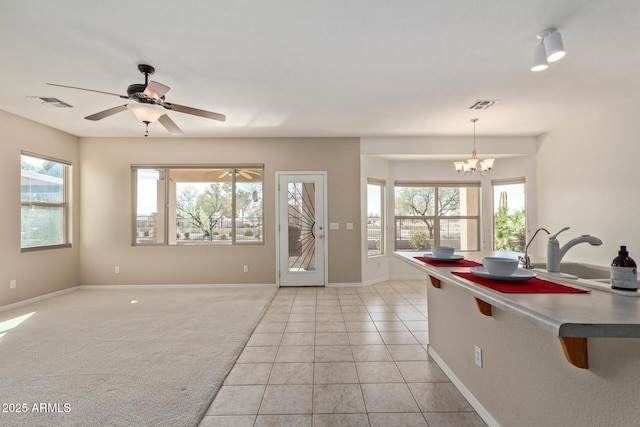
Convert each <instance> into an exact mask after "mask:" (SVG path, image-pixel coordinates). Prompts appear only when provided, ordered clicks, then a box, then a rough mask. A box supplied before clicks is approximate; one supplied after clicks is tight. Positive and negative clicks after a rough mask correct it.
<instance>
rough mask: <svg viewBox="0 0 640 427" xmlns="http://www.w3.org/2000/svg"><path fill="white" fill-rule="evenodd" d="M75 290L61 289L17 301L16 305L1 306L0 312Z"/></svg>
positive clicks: (74, 288)
mask: <svg viewBox="0 0 640 427" xmlns="http://www.w3.org/2000/svg"><path fill="white" fill-rule="evenodd" d="M76 289H78V288H77V287H76V286H74V287H73V288H67V289H63V290H61V291H55V292H51V293H48V294H44V295H40V296H38V297H33V298H29V299H26V300H24V301H18V302H16V303H13V304H9V305H3V306H2V307H0V311H6V310H11V309H13V308H18V307H22V306H23V305H27V304H33V303H34V302H38V301H42V300H45V299H48V298H53V297H57V296H58V295H64V294H67V293H69V292H72V291H75V290H76Z"/></svg>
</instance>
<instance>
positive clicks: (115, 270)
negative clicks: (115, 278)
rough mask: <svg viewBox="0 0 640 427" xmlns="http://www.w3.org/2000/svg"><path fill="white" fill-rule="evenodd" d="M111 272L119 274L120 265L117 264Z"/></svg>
mask: <svg viewBox="0 0 640 427" xmlns="http://www.w3.org/2000/svg"><path fill="white" fill-rule="evenodd" d="M113 272H114V273H116V274H120V267H118V266H117V265H116V266H115V267H114V268H113Z"/></svg>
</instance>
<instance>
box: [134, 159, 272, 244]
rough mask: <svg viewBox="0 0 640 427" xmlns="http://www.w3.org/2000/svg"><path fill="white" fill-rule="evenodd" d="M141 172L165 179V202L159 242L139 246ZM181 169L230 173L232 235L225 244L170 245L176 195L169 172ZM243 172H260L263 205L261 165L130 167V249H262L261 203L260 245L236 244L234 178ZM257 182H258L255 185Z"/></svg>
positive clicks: (145, 165)
mask: <svg viewBox="0 0 640 427" xmlns="http://www.w3.org/2000/svg"><path fill="white" fill-rule="evenodd" d="M140 169H154V170H159V171H163V172H164V175H165V177H168V179H164V181H165V182H164V187H163V191H164V194H162V197H163V198H164V212H163V217H164V220H163V222H164V223H163V225H162V232H163V236H162V241H160V242H152V243H140V242H139V241H138V236H137V234H138V227H137V218H138V216H137V209H138V206H137V204H138V179H137V178H138V177H137V171H138V170H140ZM184 169H203V170H229V171H230V172H231V182H230V183H231V194H232V199H231V214H230V217H229V220H230V223H231V229H232V230H233V232H232V233H231V236H230V239H229V242H228V243H224V244H223V243H208V244H207V243H200V244H184V243H182V244H178V243H172V240H171V239H170V238H169V236H170V233H171V232H172V231H171V223H170V222H171V221H170V219H171V218H172V215H171V214H170V205H171V204H170V197H174V198H177V195H176V194H173V193H172V190H171V171H173V170H184ZM245 169H259V170H260V171H261V175H260V181H259V183H260V184H261V192H260V196H259V198H260V200H262V201H264V183H265V181H264V170H265V167H264V164H186V165H185V164H180V165H176V164H132V165H131V196H132V197H131V203H132V231H131V245H132V246H137V247H157V246H168V247H181V246H188V247H194V246H199V247H208V248H212V247H239V246H264V245H265V236H264V234H265V233H264V202H262V203H261V206H260V215H261V217H260V218H261V229H262V235H261V236H260V240H259V241H257V242H256V241H241V240H236V230H237V211H236V197H237V186H236V175H237V174H238V173H239V171H240V170H245ZM256 182H258V181H256ZM158 196H160V195H158Z"/></svg>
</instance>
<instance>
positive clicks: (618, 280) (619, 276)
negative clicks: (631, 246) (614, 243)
mask: <svg viewBox="0 0 640 427" xmlns="http://www.w3.org/2000/svg"><path fill="white" fill-rule="evenodd" d="M611 287H612V288H613V289H620V290H623V291H637V290H638V268H637V266H636V263H635V261H634V260H633V259H631V258H629V252H627V247H626V246H620V250H619V251H618V256H617V257H615V258H614V259H613V261H611Z"/></svg>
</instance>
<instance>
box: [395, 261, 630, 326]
mask: <svg viewBox="0 0 640 427" xmlns="http://www.w3.org/2000/svg"><path fill="white" fill-rule="evenodd" d="M423 254H424V252H394V255H395V256H397V257H399V258H400V259H402V260H403V261H406V262H408V263H410V264H411V265H413V266H415V267H416V268H418V269H420V270H422V271H424V272H426V273H427V274H429V275H430V276H433V277H435V278H437V279H440V280H441V281H444V282H446V283H452V284H454V285H456V286H459V287H460V288H461V289H463V290H464V291H466V292H469V293H470V294H471V295H472V296H474V297H476V298H478V299H480V300H482V301H484V302H486V303H489V304H491V305H492V306H493V307H496V308H498V309H501V310H504V311H507V312H509V313H512V314H514V315H516V316H519V317H522V318H525V319H528V320H531V321H532V322H534V323H536V324H537V325H538V326H540V327H541V328H543V329H546V330H548V331H550V332H552V333H554V334H556V335H557V336H560V337H586V338H588V337H617V338H638V337H640V298H634V297H629V296H622V295H617V294H614V293H610V292H606V291H600V290H593V289H590V288H589V287H585V286H580V281H576V280H561V279H560V278H558V279H556V278H549V277H542V276H541V278H542V279H544V280H548V281H550V282H555V283H561V284H564V285H568V286H573V287H576V288H581V289H587V290H590V291H591V292H589V293H579V294H507V293H502V292H498V291H494V290H492V289H489V288H487V287H485V286H482V285H478V284H476V283H473V282H471V281H469V280H465V279H463V278H461V277H458V276H456V275H453V274H451V272H452V271H469V268H464V267H456V266H455V265H453V264H452V266H451V267H450V268H447V267H434V266H432V265H429V264H426V263H424V262H422V261H418V260H416V259H415V258H414V257H415V256H422V255H423ZM460 254H461V255H464V257H465V259H468V260H472V261H476V262H479V263H482V257H484V256H490V255H495V254H496V253H494V252H460ZM498 255H499V254H498ZM534 261H535V260H534ZM429 286H431V285H429Z"/></svg>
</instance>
